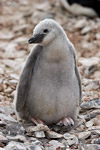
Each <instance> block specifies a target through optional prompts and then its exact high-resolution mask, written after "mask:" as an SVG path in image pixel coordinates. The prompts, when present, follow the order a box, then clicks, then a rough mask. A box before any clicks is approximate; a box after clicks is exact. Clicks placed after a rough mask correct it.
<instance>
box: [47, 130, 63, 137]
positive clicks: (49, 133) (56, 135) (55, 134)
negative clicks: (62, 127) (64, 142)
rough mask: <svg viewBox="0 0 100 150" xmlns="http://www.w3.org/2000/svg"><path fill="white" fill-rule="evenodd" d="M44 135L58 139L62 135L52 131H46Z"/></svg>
mask: <svg viewBox="0 0 100 150" xmlns="http://www.w3.org/2000/svg"><path fill="white" fill-rule="evenodd" d="M46 136H47V138H50V139H59V138H62V137H63V135H62V134H59V133H56V132H54V131H46Z"/></svg>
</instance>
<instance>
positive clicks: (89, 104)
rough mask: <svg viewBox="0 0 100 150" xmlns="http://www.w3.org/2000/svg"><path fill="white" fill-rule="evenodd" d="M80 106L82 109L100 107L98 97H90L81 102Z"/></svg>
mask: <svg viewBox="0 0 100 150" xmlns="http://www.w3.org/2000/svg"><path fill="white" fill-rule="evenodd" d="M80 107H81V109H82V110H89V109H92V108H100V99H99V98H97V99H92V100H90V101H88V102H84V103H82V104H81V106H80Z"/></svg>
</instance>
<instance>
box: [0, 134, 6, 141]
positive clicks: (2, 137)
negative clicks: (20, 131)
mask: <svg viewBox="0 0 100 150" xmlns="http://www.w3.org/2000/svg"><path fill="white" fill-rule="evenodd" d="M0 142H1V143H8V139H7V138H6V137H5V136H4V135H0Z"/></svg>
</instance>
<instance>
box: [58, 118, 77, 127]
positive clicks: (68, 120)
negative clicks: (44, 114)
mask: <svg viewBox="0 0 100 150" xmlns="http://www.w3.org/2000/svg"><path fill="white" fill-rule="evenodd" d="M57 125H59V126H67V127H68V126H74V121H73V120H72V119H71V118H69V117H68V118H64V119H62V120H60V121H59V122H58V123H57Z"/></svg>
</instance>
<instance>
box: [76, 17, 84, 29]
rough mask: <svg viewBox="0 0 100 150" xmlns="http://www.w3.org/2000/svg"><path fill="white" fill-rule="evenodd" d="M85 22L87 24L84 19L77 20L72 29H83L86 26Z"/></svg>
mask: <svg viewBox="0 0 100 150" xmlns="http://www.w3.org/2000/svg"><path fill="white" fill-rule="evenodd" d="M86 22H87V21H86V19H81V20H78V21H77V22H76V24H75V25H74V28H75V29H81V28H83V27H84V26H85V25H86Z"/></svg>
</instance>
